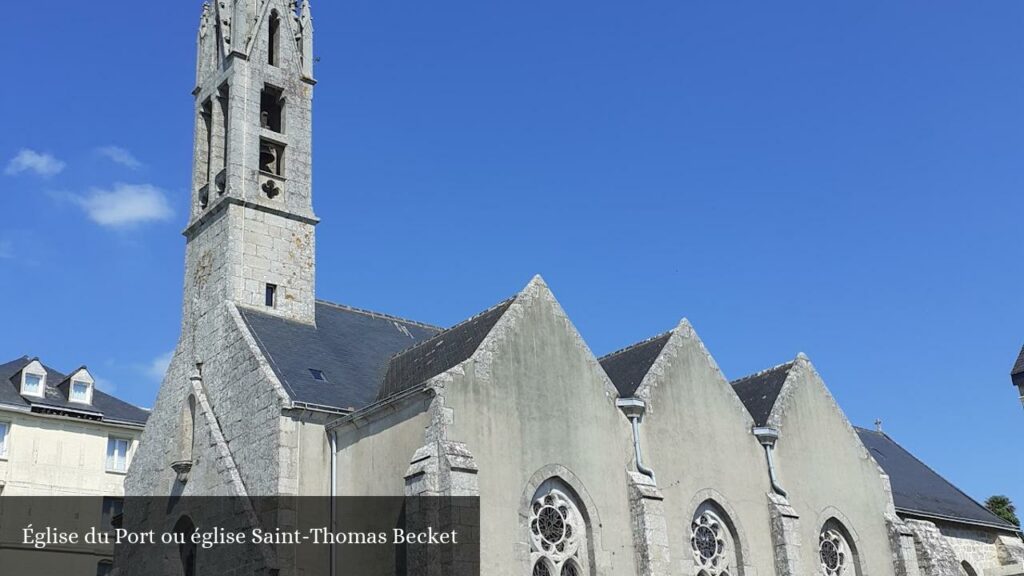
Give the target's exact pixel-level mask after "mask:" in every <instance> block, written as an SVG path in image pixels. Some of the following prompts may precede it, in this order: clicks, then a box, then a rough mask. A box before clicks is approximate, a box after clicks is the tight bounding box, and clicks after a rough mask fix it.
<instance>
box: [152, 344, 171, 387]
mask: <svg viewBox="0 0 1024 576" xmlns="http://www.w3.org/2000/svg"><path fill="white" fill-rule="evenodd" d="M171 358H174V350H171V351H170V352H165V353H163V354H161V355H159V356H157V357H156V358H154V359H153V361H152V362H150V363H149V366H147V367H146V373H147V374H149V376H150V377H151V378H153V379H154V380H163V379H164V374H166V373H167V368H168V367H169V366H170V365H171Z"/></svg>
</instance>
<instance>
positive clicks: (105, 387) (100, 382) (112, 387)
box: [95, 376, 117, 394]
mask: <svg viewBox="0 0 1024 576" xmlns="http://www.w3.org/2000/svg"><path fill="white" fill-rule="evenodd" d="M95 379H96V389H97V390H102V391H104V392H106V393H107V394H114V393H115V392H117V384H114V383H113V382H111V381H110V380H107V379H106V378H100V377H99V376H95Z"/></svg>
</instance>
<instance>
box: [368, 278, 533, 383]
mask: <svg viewBox="0 0 1024 576" xmlns="http://www.w3.org/2000/svg"><path fill="white" fill-rule="evenodd" d="M514 301H515V298H514V297H513V298H509V299H508V300H505V301H503V302H500V303H499V304H496V305H495V306H492V307H491V308H488V309H487V310H485V311H483V312H481V313H479V314H477V315H476V316H473V317H472V318H469V319H468V320H465V321H463V322H460V323H459V324H456V325H455V326H452V327H451V328H449V329H448V330H445V331H443V332H441V333H440V334H438V335H436V336H434V337H432V338H430V339H428V340H426V341H424V342H421V343H419V344H417V345H416V346H414V347H412V348H410V349H408V350H405V351H404V352H401V353H399V354H396V355H395V356H394V357H393V358H392V359H391V362H389V364H388V370H387V373H386V374H385V376H384V382H383V383H382V384H381V387H380V392H379V393H378V395H377V399H378V400H382V399H384V398H387V397H388V396H393V395H395V394H398V393H400V392H404V391H405V390H409V389H411V388H414V387H416V386H417V385H420V384H422V383H424V382H426V381H427V380H429V379H431V378H433V377H434V376H437V375H438V374H441V373H443V372H446V371H448V370H450V369H452V368H454V367H455V366H458V365H459V364H461V363H462V362H465V361H466V360H468V359H469V357H470V356H472V355H473V353H474V352H476V350H477V348H479V347H480V343H481V342H483V340H484V338H485V337H486V336H487V334H489V333H490V331H491V329H492V328H494V325H495V324H497V323H498V320H500V319H501V317H502V315H504V314H505V311H506V310H508V308H509V306H511V305H512V303H513V302H514Z"/></svg>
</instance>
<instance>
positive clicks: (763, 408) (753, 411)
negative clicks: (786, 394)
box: [732, 362, 793, 426]
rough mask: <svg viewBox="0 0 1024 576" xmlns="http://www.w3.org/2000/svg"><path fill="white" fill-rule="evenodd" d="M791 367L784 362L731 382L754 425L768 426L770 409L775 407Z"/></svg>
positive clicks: (790, 363)
mask: <svg viewBox="0 0 1024 576" xmlns="http://www.w3.org/2000/svg"><path fill="white" fill-rule="evenodd" d="M792 367H793V363H792V362H786V363H785V364H780V365H778V366H775V367H774V368H769V369H767V370H762V371H761V372H758V373H756V374H751V375H750V376H744V377H743V378H740V379H739V380H733V381H732V389H733V390H735V391H736V395H737V396H739V397H740V400H742V401H743V405H744V406H746V407H747V411H748V412H750V415H751V416H753V417H754V424H755V425H757V426H766V425H767V424H768V417H769V416H770V415H771V413H772V407H774V406H775V400H777V399H778V397H779V392H781V391H782V385H783V384H785V382H786V378H787V377H788V376H789V369H790V368H792Z"/></svg>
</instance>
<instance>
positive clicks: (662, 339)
mask: <svg viewBox="0 0 1024 576" xmlns="http://www.w3.org/2000/svg"><path fill="white" fill-rule="evenodd" d="M671 337H672V332H665V333H664V334H658V335H657V336H653V337H651V338H648V339H647V340H644V341H642V342H637V343H636V344H633V345H632V346H628V347H626V348H623V349H622V350H619V351H617V352H612V353H611V354H608V355H607V356H602V357H601V358H600V360H599V361H600V362H601V366H602V367H603V368H604V371H605V373H606V374H608V378H610V379H611V381H612V384H614V385H615V389H616V390H618V391H619V397H620V398H630V397H632V396H633V395H634V394H636V389H637V388H639V387H640V383H641V382H643V379H644V376H646V375H647V372H648V371H649V370H650V369H651V366H653V365H654V361H655V360H657V359H658V355H659V354H661V351H662V350H663V349H664V348H665V344H667V343H668V339H669V338H671Z"/></svg>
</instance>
